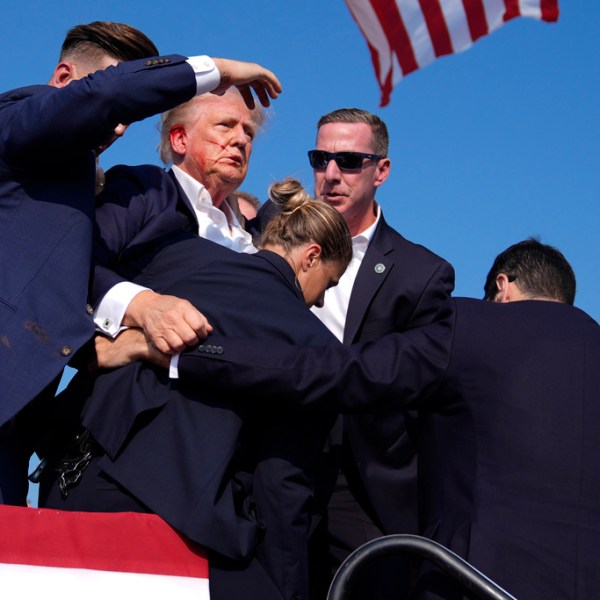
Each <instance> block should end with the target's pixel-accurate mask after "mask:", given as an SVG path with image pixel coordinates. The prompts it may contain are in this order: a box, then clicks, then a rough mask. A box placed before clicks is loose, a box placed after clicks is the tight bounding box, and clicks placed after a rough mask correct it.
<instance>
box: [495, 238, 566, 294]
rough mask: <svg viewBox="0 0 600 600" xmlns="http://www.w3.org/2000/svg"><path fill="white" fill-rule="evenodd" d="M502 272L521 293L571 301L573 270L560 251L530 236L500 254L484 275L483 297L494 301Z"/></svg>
mask: <svg viewBox="0 0 600 600" xmlns="http://www.w3.org/2000/svg"><path fill="white" fill-rule="evenodd" d="M501 273H504V274H505V275H507V276H508V278H509V280H510V279H511V278H513V279H512V281H516V282H517V285H518V287H519V289H520V290H521V292H523V294H525V295H526V296H530V297H532V298H533V297H542V298H549V299H552V300H557V301H558V302H564V303H565V304H571V305H572V304H573V303H574V302H575V287H576V282H575V273H574V272H573V268H572V267H571V265H570V264H569V262H568V261H567V259H566V258H565V257H564V255H563V254H562V252H560V251H559V250H557V249H556V248H554V247H553V246H549V245H548V244H542V243H541V242H540V241H539V240H537V239H535V238H529V239H526V240H523V241H522V242H518V243H516V244H513V245H512V246H510V247H509V248H507V249H506V250H504V252H502V253H500V254H499V255H498V256H497V257H496V260H494V264H493V265H492V268H491V269H490V272H489V273H488V275H487V278H486V281H485V286H484V291H485V296H484V299H485V300H493V299H494V298H495V296H496V294H497V292H498V288H497V286H496V277H498V275H500V274H501Z"/></svg>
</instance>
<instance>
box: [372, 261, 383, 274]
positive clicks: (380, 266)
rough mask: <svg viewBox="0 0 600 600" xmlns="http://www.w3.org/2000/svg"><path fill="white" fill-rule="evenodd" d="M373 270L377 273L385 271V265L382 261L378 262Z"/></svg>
mask: <svg viewBox="0 0 600 600" xmlns="http://www.w3.org/2000/svg"><path fill="white" fill-rule="evenodd" d="M373 270H374V271H375V273H383V272H384V271H385V265H384V264H382V263H377V264H376V265H375V266H374V267H373Z"/></svg>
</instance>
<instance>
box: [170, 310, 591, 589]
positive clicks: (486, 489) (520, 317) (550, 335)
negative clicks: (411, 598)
mask: <svg viewBox="0 0 600 600" xmlns="http://www.w3.org/2000/svg"><path fill="white" fill-rule="evenodd" d="M212 341H213V343H215V344H218V345H220V346H221V347H223V354H221V355H219V356H215V355H207V354H206V353H205V352H198V351H196V352H191V353H188V354H186V355H185V358H183V357H182V361H180V365H179V368H180V375H181V376H182V377H186V378H187V380H188V381H190V382H191V381H193V380H194V378H196V377H200V378H202V380H203V381H211V382H214V384H215V385H219V386H220V388H225V389H227V390H236V389H238V388H239V389H244V391H245V393H248V394H254V393H258V392H259V391H262V394H263V396H265V397H266V398H268V397H269V396H270V395H271V394H272V393H274V392H275V391H277V393H278V395H279V396H280V397H281V398H284V399H285V401H286V402H290V403H298V404H302V403H303V404H305V405H311V404H313V405H314V403H319V402H321V403H323V402H333V403H341V404H342V405H343V406H344V410H350V411H356V410H359V411H360V410H365V409H367V408H368V406H369V403H370V402H371V403H373V402H377V403H382V404H386V403H391V404H395V403H397V402H400V403H402V404H404V405H405V406H407V407H409V408H412V409H414V408H418V410H419V413H420V414H419V417H420V421H421V434H420V438H419V439H420V445H419V452H418V456H419V477H420V492H421V495H420V503H421V509H422V522H421V527H420V532H421V533H422V534H423V535H425V536H427V537H430V538H432V539H434V540H436V541H438V542H440V543H442V544H444V545H445V546H447V547H449V548H450V549H452V550H453V551H454V552H456V553H457V554H458V555H460V556H462V557H463V558H465V559H467V560H468V561H469V562H471V563H472V564H473V565H474V566H476V567H477V568H478V569H479V570H481V571H482V572H483V573H484V574H486V575H487V576H488V577H491V578H492V579H493V580H495V581H496V582H497V583H499V584H500V585H502V586H503V587H505V588H506V589H507V591H509V592H510V593H511V594H513V595H514V596H516V597H517V598H526V599H527V600H537V599H540V600H542V599H544V600H545V599H547V598H553V599H565V600H566V599H569V600H574V599H582V600H583V599H585V598H597V597H599V596H600V572H599V571H598V568H597V557H598V555H599V553H600V459H599V458H598V457H600V436H598V431H599V430H600V405H599V404H598V398H599V397H600V372H599V371H598V364H600V327H599V326H598V324H597V323H596V322H595V321H594V320H593V319H591V318H590V317H589V316H588V315H586V314H585V313H583V312H582V311H580V310H578V309H576V308H573V307H570V306H567V305H564V304H558V303H555V302H544V301H522V302H514V303H510V304H494V303H487V302H482V301H479V300H471V299H454V300H450V301H449V302H448V303H447V305H446V306H445V307H444V311H443V314H442V315H441V318H440V320H439V321H438V322H437V323H435V324H432V325H429V326H426V327H423V328H420V329H414V330H411V331H409V332H407V333H406V334H402V335H397V334H392V335H389V336H385V337H384V338H382V339H381V340H379V341H377V342H375V343H364V344H363V343H361V344H357V345H354V346H351V347H344V346H329V347H327V348H323V349H321V350H318V349H305V350H301V351H300V350H298V348H287V349H286V348H285V347H283V346H281V345H279V344H275V343H271V344H264V343H263V342H259V341H256V342H254V341H253V342H250V341H248V340H242V341H238V340H235V339H231V340H230V339H227V338H222V337H215V338H213V340H212ZM208 359H210V360H208ZM421 584H422V586H423V587H424V588H426V589H427V588H428V587H429V588H435V587H436V586H437V585H438V584H440V585H441V589H442V590H444V593H443V595H442V597H443V598H447V597H454V596H452V595H449V594H450V591H449V590H452V586H451V585H449V584H448V582H443V581H442V582H439V581H438V582H437V583H436V582H435V581H433V580H432V579H429V577H426V578H425V579H424V580H422V581H421Z"/></svg>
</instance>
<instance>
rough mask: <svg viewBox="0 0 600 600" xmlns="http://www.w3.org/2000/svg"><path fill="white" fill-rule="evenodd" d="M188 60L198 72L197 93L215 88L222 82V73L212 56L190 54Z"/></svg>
mask: <svg viewBox="0 0 600 600" xmlns="http://www.w3.org/2000/svg"><path fill="white" fill-rule="evenodd" d="M186 62H187V63H188V64H189V65H190V66H191V67H192V69H194V73H195V74H196V95H197V96H199V95H200V94H205V93H206V92H210V91H212V90H214V89H215V88H216V87H217V86H218V85H219V83H221V73H219V69H217V66H216V65H215V62H214V61H213V59H212V58H211V57H210V56H190V57H189V58H188V59H187V60H186Z"/></svg>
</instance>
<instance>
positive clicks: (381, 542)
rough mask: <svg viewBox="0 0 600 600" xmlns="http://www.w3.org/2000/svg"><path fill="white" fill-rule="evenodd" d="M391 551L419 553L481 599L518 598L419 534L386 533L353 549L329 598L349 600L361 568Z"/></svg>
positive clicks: (332, 586)
mask: <svg viewBox="0 0 600 600" xmlns="http://www.w3.org/2000/svg"><path fill="white" fill-rule="evenodd" d="M392 554H416V555H417V556H420V557H422V558H425V559H427V560H428V561H430V562H431V563H433V564H434V565H435V566H436V567H438V568H440V569H441V570H442V571H444V572H445V573H446V574H448V575H450V576H451V577H453V578H454V579H456V581H458V583H459V584H460V585H462V586H463V587H464V588H465V589H466V590H468V591H469V592H471V593H472V594H475V596H476V597H477V598H480V599H481V600H516V598H515V597H514V596H511V595H510V594H509V593H508V592H506V591H505V590H503V589H502V588H501V587H500V586H499V585H497V584H496V583H494V582H493V581H492V580H491V579H489V578H488V577H486V576H485V575H484V574H483V573H481V572H479V571H478V570H477V569H476V568H475V567H473V566H472V565H470V564H469V563H468V562H467V561H466V560H464V559H462V558H461V557H460V556H458V555H456V554H454V552H452V551H451V550H448V548H445V547H444V546H442V545H441V544H438V543H437V542H434V541H433V540H430V539H427V538H424V537H421V536H418V535H386V536H384V537H381V538H377V539H375V540H371V541H370V542H367V543H366V544H363V545H362V546H361V547H360V548H357V549H356V550H354V552H352V554H350V555H349V556H348V557H347V558H346V560H345V561H344V562H343V563H342V565H341V566H340V568H339V569H338V571H337V573H336V574H335V577H334V578H333V581H332V582H331V587H330V588H329V593H328V594H327V600H347V599H348V598H349V597H350V595H349V594H350V592H351V591H352V585H353V583H354V582H355V580H356V577H357V575H358V574H359V573H360V572H361V570H362V569H363V568H364V567H365V566H367V564H370V563H371V562H373V561H375V560H377V559H378V558H380V557H382V556H390V555H392Z"/></svg>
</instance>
